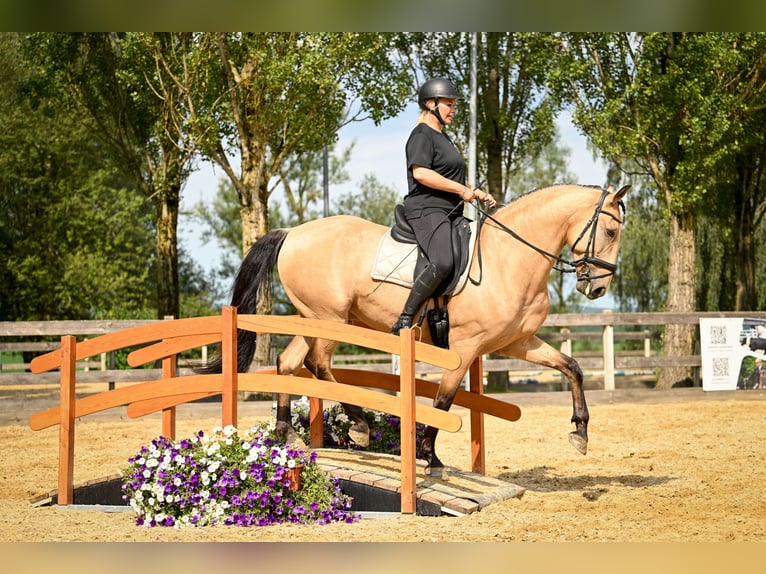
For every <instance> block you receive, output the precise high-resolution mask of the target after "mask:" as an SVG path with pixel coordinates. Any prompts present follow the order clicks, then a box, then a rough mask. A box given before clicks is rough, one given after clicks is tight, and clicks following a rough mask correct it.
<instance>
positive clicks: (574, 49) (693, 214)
mask: <svg viewBox="0 0 766 574" xmlns="http://www.w3.org/2000/svg"><path fill="white" fill-rule="evenodd" d="M557 38H558V41H559V43H560V46H559V47H560V50H559V52H558V53H559V54H560V57H558V59H557V60H556V61H555V63H554V66H553V69H554V70H555V74H553V75H552V77H551V83H552V85H553V86H554V87H556V88H557V90H558V93H559V94H561V95H562V96H563V98H564V99H565V100H566V101H568V102H569V103H570V104H571V105H572V106H573V108H574V110H573V121H574V122H575V124H576V125H578V126H579V127H580V129H581V130H582V131H583V132H584V133H585V134H586V135H587V136H588V137H589V138H590V139H591V141H592V142H593V143H594V145H596V147H597V148H598V149H599V150H601V152H602V153H603V154H604V155H605V156H606V157H608V158H609V159H610V160H611V161H612V162H614V163H615V164H616V165H618V166H619V167H620V168H621V169H623V170H626V171H627V170H630V169H634V168H635V169H637V171H638V173H639V174H640V175H646V176H649V177H651V179H652V181H653V183H654V185H655V186H656V189H657V194H658V199H659V200H660V201H661V202H662V204H663V207H664V211H665V213H666V214H667V217H668V231H669V237H668V239H669V241H668V246H669V251H668V281H667V284H668V292H667V300H666V304H665V308H666V310H667V311H671V312H690V311H694V310H696V267H697V265H696V253H695V244H696V236H695V234H696V226H697V217H698V214H699V212H700V209H701V206H702V205H703V204H704V198H705V196H706V195H707V194H708V193H709V191H710V188H711V185H712V182H714V181H715V180H716V175H717V173H718V169H719V168H720V167H721V166H722V162H723V161H724V160H725V158H726V157H728V155H729V154H730V153H731V152H732V149H733V148H732V146H731V143H732V140H731V139H729V138H728V135H729V134H730V133H731V132H730V127H731V123H732V120H733V119H734V118H735V115H736V114H737V113H738V112H737V110H739V109H740V105H741V103H740V101H739V97H738V94H737V93H736V91H732V90H731V89H730V88H732V86H733V82H732V79H733V78H732V76H731V73H732V72H733V70H734V69H736V68H737V67H736V66H735V67H734V68H732V67H731V66H728V65H725V63H726V61H727V59H728V58H729V57H730V56H731V51H732V50H735V49H736V47H735V45H734V44H732V42H731V37H729V36H727V35H725V34H706V33H705V34H683V33H647V34H628V33H613V34H602V33H589V34H561V35H558V36H557ZM741 71H742V70H741V69H739V72H741ZM694 338H695V331H694V328H693V327H691V326H683V325H669V326H668V327H667V328H666V330H665V338H664V345H665V352H666V353H667V354H673V355H689V354H692V353H693V350H694ZM689 375H690V372H689V369H688V368H667V369H662V370H661V371H660V376H659V378H658V381H657V387H659V388H663V387H669V386H672V385H674V384H676V383H677V382H680V381H682V380H685V379H687V380H688V378H689Z"/></svg>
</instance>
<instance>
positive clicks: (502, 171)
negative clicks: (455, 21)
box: [399, 32, 555, 202]
mask: <svg viewBox="0 0 766 574" xmlns="http://www.w3.org/2000/svg"><path fill="white" fill-rule="evenodd" d="M477 44H478V47H477V52H478V58H477V59H478V62H477V92H478V94H477V126H478V134H477V180H478V181H477V182H472V183H480V182H481V181H482V180H484V181H485V184H484V185H485V188H486V189H487V190H488V191H489V192H490V193H491V194H492V195H493V196H494V197H495V198H496V199H497V200H498V201H499V202H503V201H505V200H506V199H507V198H508V183H509V178H510V177H511V176H512V175H513V174H514V173H515V172H516V171H517V170H518V169H520V167H521V166H522V165H523V164H524V162H525V161H527V159H528V158H530V157H535V156H536V155H537V154H538V153H539V152H540V151H541V150H542V149H543V148H544V147H545V146H546V145H547V144H548V143H549V142H550V141H551V140H552V139H553V137H554V129H555V126H554V121H553V120H554V115H555V106H554V103H553V100H551V99H550V98H549V97H548V93H547V87H546V74H547V70H548V64H549V61H550V60H549V57H548V55H549V53H550V50H551V44H550V43H549V42H548V40H547V37H546V35H543V34H534V33H518V32H514V33H509V32H502V33H501V32H488V33H481V34H478V37H477ZM399 45H400V50H402V51H403V52H404V53H405V54H411V55H412V59H413V63H412V66H413V68H414V70H415V72H414V75H415V77H416V78H420V77H421V76H425V77H426V78H427V77H434V76H446V77H448V78H450V79H451V80H452V81H453V82H455V83H456V85H457V86H458V87H459V88H460V89H461V91H463V93H464V95H465V98H466V100H464V101H463V102H461V110H460V113H459V114H457V116H456V119H455V122H454V123H453V126H454V127H453V126H451V127H450V134H451V135H452V136H453V137H454V139H455V140H456V142H457V144H458V147H459V148H460V149H461V150H462V151H463V154H464V156H467V142H468V137H469V121H470V117H469V113H468V112H469V108H468V105H467V98H468V96H469V90H470V85H471V83H470V35H469V34H466V33H445V34H441V33H440V34H433V33H414V34H403V35H402V36H401V37H400V40H399ZM423 79H425V78H421V79H420V80H418V83H421V82H422V81H423Z"/></svg>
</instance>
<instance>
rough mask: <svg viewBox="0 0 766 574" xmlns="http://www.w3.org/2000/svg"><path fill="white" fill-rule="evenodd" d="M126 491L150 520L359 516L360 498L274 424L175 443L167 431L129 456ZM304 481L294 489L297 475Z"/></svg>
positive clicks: (185, 522) (199, 522)
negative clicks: (354, 508) (280, 435)
mask: <svg viewBox="0 0 766 574" xmlns="http://www.w3.org/2000/svg"><path fill="white" fill-rule="evenodd" d="M128 463H129V465H130V466H129V467H128V468H126V469H125V470H124V471H123V484H122V490H123V498H124V499H125V500H128V501H129V503H130V505H131V507H132V508H133V510H134V511H135V512H136V514H137V518H136V524H138V525H143V526H173V527H177V528H181V527H187V526H208V525H217V524H224V525H237V526H251V525H258V526H265V525H269V524H276V523H283V522H292V523H300V524H305V523H319V524H326V523H330V522H354V521H355V520H358V519H359V516H358V515H356V514H354V513H351V512H350V510H349V509H350V507H351V504H352V499H351V498H350V497H348V496H346V495H344V494H343V493H342V492H341V490H340V485H339V482H338V481H337V480H336V479H331V478H330V477H328V476H327V475H325V474H324V472H323V471H322V470H321V469H320V468H319V466H318V465H317V464H316V453H313V452H312V453H311V454H310V455H307V454H306V452H305V451H303V450H302V449H295V448H292V447H291V446H289V445H285V444H283V443H281V442H280V441H279V440H278V439H277V438H276V435H275V433H274V431H273V426H270V427H267V426H257V427H253V428H252V429H250V430H249V431H246V432H245V433H244V436H240V435H239V433H238V432H237V430H236V429H234V428H233V427H226V428H225V429H215V430H214V431H213V434H212V435H211V436H210V437H207V436H205V434H204V433H203V432H202V431H200V432H198V433H197V434H196V435H195V436H193V437H191V438H188V439H184V440H181V441H178V442H174V441H171V440H169V439H168V438H165V437H159V438H157V439H155V440H153V441H152V442H151V444H149V445H148V446H143V447H142V448H141V450H140V451H139V452H138V454H136V456H134V457H131V458H130V459H128ZM296 472H299V473H300V477H301V481H302V485H301V488H299V489H292V488H291V485H292V484H293V481H291V479H290V476H289V475H290V474H292V473H296Z"/></svg>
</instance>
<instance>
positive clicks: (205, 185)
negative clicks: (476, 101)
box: [178, 106, 606, 271]
mask: <svg viewBox="0 0 766 574" xmlns="http://www.w3.org/2000/svg"><path fill="white" fill-rule="evenodd" d="M417 114H418V111H417V106H411V107H409V108H407V110H405V111H404V112H403V113H401V114H400V115H399V116H397V117H396V118H393V119H390V120H387V121H384V122H381V124H380V125H379V126H376V125H375V124H374V123H373V122H372V121H365V122H358V123H352V124H350V125H348V126H345V127H344V128H342V129H341V131H340V132H339V139H338V144H337V149H338V150H342V149H344V148H345V147H347V146H348V145H349V144H350V143H351V142H355V144H354V149H353V152H352V155H351V160H350V161H349V163H348V164H347V165H346V170H347V171H348V173H349V176H350V180H349V182H348V183H345V184H342V185H337V186H331V187H330V198H331V203H332V200H333V199H334V198H335V197H338V196H340V195H343V194H346V193H353V191H354V189H355V188H356V187H357V186H358V184H359V182H360V181H361V180H362V178H363V177H364V176H365V175H368V174H372V175H374V176H375V177H376V179H377V180H378V182H380V183H381V184H384V185H387V186H389V187H392V188H394V189H395V190H397V191H398V192H399V193H400V194H401V196H402V197H403V196H404V193H405V190H406V176H405V167H404V162H405V160H404V144H405V141H406V139H407V136H408V135H409V132H410V130H411V129H412V127H413V126H414V125H415V120H416V119H417ZM558 124H559V136H560V140H561V143H562V144H564V145H566V146H567V147H568V148H569V149H570V156H569V166H568V167H569V171H570V172H571V173H572V174H574V175H575V176H576V178H575V182H576V183H580V184H583V185H603V184H604V183H605V181H606V166H605V164H604V163H603V162H601V161H597V160H594V159H593V156H592V154H591V152H590V151H588V149H587V148H586V144H585V138H584V137H583V136H582V135H580V133H579V132H578V131H577V129H576V128H575V127H574V126H573V125H572V124H571V121H570V118H569V116H568V115H567V114H563V115H562V116H560V117H559V120H558ZM221 178H224V179H225V178H226V175H225V174H224V172H223V170H221V169H220V168H216V167H213V166H212V165H211V164H210V163H207V162H200V164H199V169H198V170H197V171H195V172H194V173H193V174H192V175H191V176H190V177H189V179H188V181H187V183H186V185H185V187H184V189H183V192H182V200H181V210H182V211H183V210H187V209H189V208H191V206H193V205H194V204H196V203H197V202H199V201H204V202H206V203H209V202H210V201H212V199H213V197H214V196H215V193H216V191H217V189H218V181H219V179H221ZM319 209H321V206H319ZM392 216H393V214H392ZM392 223H393V220H392ZM178 227H179V229H178V232H179V239H180V241H181V242H182V245H183V246H184V247H185V248H186V249H187V250H188V251H189V253H190V254H191V255H192V257H193V258H194V259H195V260H196V261H197V262H198V263H199V265H200V266H202V268H203V269H205V270H206V271H209V270H211V269H213V268H215V267H218V266H219V262H220V259H221V257H222V250H221V248H220V246H219V245H218V244H217V242H216V241H215V240H213V241H209V242H206V243H203V242H202V240H201V237H200V233H199V226H198V224H195V223H194V222H193V221H191V220H190V218H189V217H187V216H183V215H181V216H179V226H178Z"/></svg>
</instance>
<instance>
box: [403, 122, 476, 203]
mask: <svg viewBox="0 0 766 574" xmlns="http://www.w3.org/2000/svg"><path fill="white" fill-rule="evenodd" d="M406 153H407V183H408V193H407V197H406V198H405V200H404V204H405V208H406V210H407V213H408V215H410V216H417V214H418V213H419V212H420V213H423V214H426V213H430V212H432V211H447V212H450V211H452V210H453V209H454V211H452V215H455V216H456V215H462V213H463V200H462V199H461V197H460V196H459V195H458V194H456V193H449V192H446V191H440V190H436V189H432V188H430V187H427V186H425V185H423V184H422V183H420V182H418V181H417V180H416V179H415V178H414V177H412V166H413V165H420V166H423V167H427V168H430V169H432V170H434V171H435V172H436V173H438V174H440V175H443V176H444V177H446V178H447V179H451V180H452V181H456V182H457V183H459V184H460V185H465V161H464V160H463V157H462V156H461V155H460V152H459V151H458V150H457V148H456V147H455V146H454V144H453V143H452V142H451V141H450V139H449V138H448V137H447V136H446V135H445V134H444V133H442V132H438V131H436V130H434V129H432V128H431V127H429V126H428V124H426V123H419V124H418V125H416V126H415V128H414V129H413V130H412V133H410V137H409V138H408V139H407V145H406Z"/></svg>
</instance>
